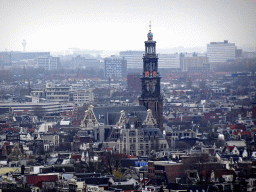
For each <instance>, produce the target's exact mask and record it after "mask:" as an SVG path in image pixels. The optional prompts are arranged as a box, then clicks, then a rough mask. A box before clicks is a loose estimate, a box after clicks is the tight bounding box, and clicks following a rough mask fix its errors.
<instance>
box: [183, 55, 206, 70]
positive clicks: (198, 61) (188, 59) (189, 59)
mask: <svg viewBox="0 0 256 192" xmlns="http://www.w3.org/2000/svg"><path fill="white" fill-rule="evenodd" d="M180 67H181V70H182V71H208V70H209V69H210V68H209V63H208V57H207V56H203V55H202V56H199V55H197V54H195V53H194V54H181V58H180Z"/></svg>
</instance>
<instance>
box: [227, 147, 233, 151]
mask: <svg viewBox="0 0 256 192" xmlns="http://www.w3.org/2000/svg"><path fill="white" fill-rule="evenodd" d="M227 148H228V150H229V151H233V149H234V148H235V146H227Z"/></svg>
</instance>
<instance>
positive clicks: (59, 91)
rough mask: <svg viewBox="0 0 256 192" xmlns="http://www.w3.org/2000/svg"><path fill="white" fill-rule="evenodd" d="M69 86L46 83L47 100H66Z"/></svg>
mask: <svg viewBox="0 0 256 192" xmlns="http://www.w3.org/2000/svg"><path fill="white" fill-rule="evenodd" d="M71 91H72V87H71V86H65V85H55V84H51V83H47V84H46V88H45V95H46V99H47V101H48V102H66V103H68V102H69V100H70V92H71Z"/></svg>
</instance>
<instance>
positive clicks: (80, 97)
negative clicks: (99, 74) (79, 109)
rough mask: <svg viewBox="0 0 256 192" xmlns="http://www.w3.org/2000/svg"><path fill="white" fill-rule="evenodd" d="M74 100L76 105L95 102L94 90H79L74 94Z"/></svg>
mask: <svg viewBox="0 0 256 192" xmlns="http://www.w3.org/2000/svg"><path fill="white" fill-rule="evenodd" d="M73 100H74V102H75V103H76V104H83V103H88V102H91V101H93V100H94V94H93V91H92V90H77V91H75V92H74V93H73Z"/></svg>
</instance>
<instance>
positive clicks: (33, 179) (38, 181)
mask: <svg viewBox="0 0 256 192" xmlns="http://www.w3.org/2000/svg"><path fill="white" fill-rule="evenodd" d="M56 181H58V176H57V175H40V176H39V175H28V176H27V183H28V184H30V185H34V186H36V187H39V188H41V189H42V182H56Z"/></svg>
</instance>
